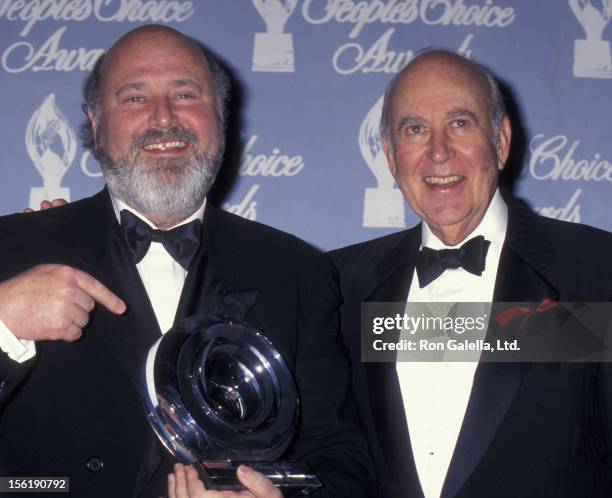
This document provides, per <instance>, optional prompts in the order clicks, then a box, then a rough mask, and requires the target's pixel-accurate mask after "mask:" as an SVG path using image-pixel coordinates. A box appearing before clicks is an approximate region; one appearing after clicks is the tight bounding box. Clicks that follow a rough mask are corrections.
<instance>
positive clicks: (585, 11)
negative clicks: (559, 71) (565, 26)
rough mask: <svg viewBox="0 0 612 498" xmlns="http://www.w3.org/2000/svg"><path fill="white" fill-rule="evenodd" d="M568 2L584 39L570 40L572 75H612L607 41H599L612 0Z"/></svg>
mask: <svg viewBox="0 0 612 498" xmlns="http://www.w3.org/2000/svg"><path fill="white" fill-rule="evenodd" d="M594 3H598V4H599V5H600V7H599V8H597V7H596V6H595V5H594ZM569 5H570V7H571V9H572V12H573V13H574V15H575V16H576V19H578V22H579V23H580V25H581V26H582V28H583V29H584V32H585V34H586V39H578V40H575V42H574V67H573V72H574V76H576V77H578V78H612V59H611V57H610V42H609V41H606V40H602V35H603V32H604V30H605V29H606V26H607V25H608V23H609V22H610V19H611V18H612V0H599V1H598V2H597V0H569Z"/></svg>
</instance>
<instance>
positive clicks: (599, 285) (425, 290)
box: [333, 50, 612, 498]
mask: <svg viewBox="0 0 612 498" xmlns="http://www.w3.org/2000/svg"><path fill="white" fill-rule="evenodd" d="M381 131H382V143H383V147H384V150H385V153H386V157H387V160H388V164H389V168H390V170H391V173H392V175H393V177H394V178H395V180H396V182H397V184H398V186H399V188H400V190H401V191H402V193H403V195H404V197H405V198H406V200H407V201H408V203H409V204H410V206H411V208H412V209H413V211H414V212H415V213H416V214H417V215H418V216H419V217H420V218H421V219H422V223H420V224H419V225H417V226H416V227H414V228H412V229H409V230H406V231H403V232H399V233H395V234H392V235H389V236H386V237H382V238H379V239H375V240H372V241H369V242H364V243H361V244H356V245H353V246H350V247H347V248H344V249H340V250H338V251H335V252H334V253H333V258H334V260H335V262H336V264H337V267H338V268H339V271H340V281H341V289H342V293H343V297H344V300H345V302H344V306H343V309H342V329H343V335H344V338H345V341H346V342H347V344H348V345H349V349H350V359H351V363H352V368H353V390H354V393H355V396H356V397H357V404H358V409H359V413H360V415H361V418H362V421H363V423H364V425H365V427H366V432H367V436H368V441H369V444H370V449H371V451H372V455H373V458H374V463H375V469H376V476H377V480H378V496H381V497H385V498H400V497H402V498H403V497H408V496H410V497H426V498H434V497H435V498H438V497H440V496H441V497H443V498H450V497H462V498H463V497H464V498H474V497H496V498H501V497H508V498H516V497H518V496H521V497H527V496H529V497H536V496H538V497H544V496H546V497H553V496H554V497H556V498H558V497H567V498H570V497H572V498H575V497H582V496H583V497H587V496H588V497H601V498H603V497H605V496H611V493H612V491H611V476H612V472H611V471H612V431H611V430H610V427H611V425H610V421H611V419H610V418H609V417H610V415H611V413H612V412H611V411H610V403H611V399H612V398H611V396H610V392H611V389H610V388H611V386H610V381H611V376H610V372H609V364H605V363H590V364H577V363H560V362H558V363H554V364H553V363H540V364H536V363H530V362H520V363H487V362H483V361H480V362H478V361H472V362H455V363H451V362H438V363H435V362H403V363H402V362H398V363H375V362H371V363H361V361H360V360H361V358H360V353H361V345H360V316H361V313H360V307H361V303H363V302H407V303H408V304H410V303H411V302H430V303H432V302H467V301H475V302H482V303H490V302H496V303H506V302H530V303H531V302H533V303H535V305H536V306H537V305H538V303H555V302H561V301H566V302H575V301H606V302H609V301H611V300H612V265H610V263H609V258H610V254H612V236H611V235H610V234H609V233H607V232H604V231H601V230H597V229H594V228H591V227H586V226H583V225H575V224H569V223H564V222H560V221H556V220H550V219H545V218H542V217H540V216H537V215H535V214H534V213H533V212H531V211H530V210H529V209H528V208H527V207H526V205H524V204H523V203H521V202H519V201H518V200H517V199H516V198H514V197H513V196H512V195H510V194H508V193H507V192H506V193H504V192H501V191H500V190H499V189H498V187H497V180H498V175H499V171H500V170H502V169H503V168H504V166H505V164H506V161H507V159H508V152H509V147H510V140H511V124H510V121H509V119H508V117H507V115H506V113H505V110H504V102H503V99H502V97H501V95H500V92H499V89H498V87H497V84H496V82H495V80H494V78H493V77H492V76H491V74H490V73H489V72H487V71H486V70H484V69H483V68H481V67H480V66H478V65H476V64H475V63H473V62H471V61H469V60H468V59H466V58H464V57H462V56H460V55H457V54H455V53H452V52H448V51H445V50H429V51H426V52H423V53H422V54H420V55H418V56H417V57H415V58H414V59H413V60H412V61H411V62H410V63H409V64H408V65H407V66H406V67H405V68H404V69H403V70H402V71H401V73H399V74H398V75H397V76H396V77H395V78H394V79H393V80H392V82H391V83H390V85H389V87H388V89H387V92H386V96H385V101H384V108H383V116H382V123H381ZM542 317H545V315H544V314H542ZM538 319H539V317H538ZM519 321H520V320H519ZM481 360H482V357H481Z"/></svg>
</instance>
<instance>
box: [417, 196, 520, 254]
mask: <svg viewBox="0 0 612 498" xmlns="http://www.w3.org/2000/svg"><path fill="white" fill-rule="evenodd" d="M507 226H508V207H507V206H506V203H505V202H504V200H503V199H502V196H501V194H500V193H499V189H496V190H495V194H494V195H493V198H492V199H491V202H490V203H489V207H488V208H487V210H486V212H485V215H484V216H483V218H482V220H481V221H480V224H479V225H478V226H477V227H476V229H475V230H474V231H473V232H472V233H471V234H470V235H469V237H466V240H468V238H469V239H471V238H472V237H477V236H478V235H482V236H483V237H484V238H485V239H487V240H490V241H491V242H492V243H494V244H500V245H501V244H503V242H504V239H505V238H506V228H507ZM464 242H465V240H464V241H461V242H460V243H459V244H457V245H456V246H447V245H446V244H444V242H442V241H441V240H440V239H439V238H438V237H436V236H435V235H434V233H433V232H432V231H431V228H429V226H428V225H427V223H422V224H421V247H430V248H432V249H453V248H456V247H460V246H461V245H463V243H464Z"/></svg>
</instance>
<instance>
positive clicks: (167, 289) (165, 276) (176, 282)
mask: <svg viewBox="0 0 612 498" xmlns="http://www.w3.org/2000/svg"><path fill="white" fill-rule="evenodd" d="M111 200H112V202H113V208H114V210H115V215H116V216H117V220H120V219H121V218H120V212H121V210H123V209H127V210H128V211H130V212H132V213H133V214H134V215H136V216H138V217H139V218H140V219H141V220H143V221H144V222H145V223H147V224H148V225H149V226H151V227H153V228H157V227H155V225H153V224H152V223H151V222H150V221H149V220H147V219H146V218H145V217H144V216H143V215H142V214H140V213H138V211H136V210H134V209H132V208H130V207H129V206H128V205H127V204H125V203H124V202H122V201H120V200H119V199H116V198H115V197H113V196H112V195H111ZM205 205H206V199H205V200H204V202H203V203H202V206H200V208H199V209H198V210H197V211H196V212H195V213H193V214H192V215H191V216H190V217H189V218H187V219H186V220H184V221H182V222H181V223H179V224H177V225H175V227H176V226H180V225H184V224H186V223H189V222H191V221H193V220H197V219H199V220H202V219H203V217H204V207H205ZM175 227H171V228H175ZM136 269H137V270H138V274H139V275H140V278H141V280H142V283H143V284H144V287H145V290H146V292H147V295H148V297H149V300H150V302H151V305H152V307H153V311H154V313H155V317H156V318H157V322H158V323H159V328H160V329H161V331H162V334H163V333H165V332H167V331H168V330H169V329H170V328H171V327H172V324H173V323H174V317H175V315H176V310H177V308H178V302H179V300H180V297H181V292H182V291H183V285H184V284H185V279H186V278H187V271H186V270H184V269H183V267H182V266H181V265H179V264H178V263H177V262H176V261H175V260H174V258H173V257H172V256H170V254H169V253H168V251H166V249H165V248H164V246H163V245H162V244H161V243H160V242H151V246H150V247H149V250H148V251H147V253H146V254H145V256H144V258H143V259H142V261H140V262H139V263H138V264H137V265H136ZM103 283H104V282H103ZM119 297H121V296H119ZM0 349H1V350H2V351H4V352H5V353H7V354H8V356H9V358H11V359H13V360H15V361H17V362H19V363H23V362H25V361H26V360H29V359H30V358H32V357H33V356H34V355H35V354H36V347H35V342H34V341H28V340H23V339H18V338H17V337H15V336H14V335H13V333H12V332H11V331H10V330H9V329H8V327H7V326H6V325H5V324H4V323H3V322H2V320H0Z"/></svg>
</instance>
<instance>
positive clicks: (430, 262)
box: [416, 235, 491, 289]
mask: <svg viewBox="0 0 612 498" xmlns="http://www.w3.org/2000/svg"><path fill="white" fill-rule="evenodd" d="M490 245H491V242H490V241H488V240H485V238H484V237H483V236H482V235H479V236H478V237H474V238H473V239H470V240H468V241H467V242H466V243H465V244H463V245H462V246H461V247H460V248H459V249H441V250H439V251H436V250H435V249H430V248H429V247H423V249H421V251H420V252H419V253H418V254H417V260H416V271H417V275H418V276H419V287H421V289H422V288H423V287H425V286H426V285H429V284H430V283H431V282H433V281H434V280H435V279H436V278H438V277H439V276H440V275H442V273H444V271H445V270H447V269H449V268H459V267H461V268H463V269H464V270H466V271H469V272H470V273H473V274H474V275H478V276H480V275H482V272H483V270H484V269H485V258H486V257H487V251H488V250H489V246H490Z"/></svg>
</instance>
